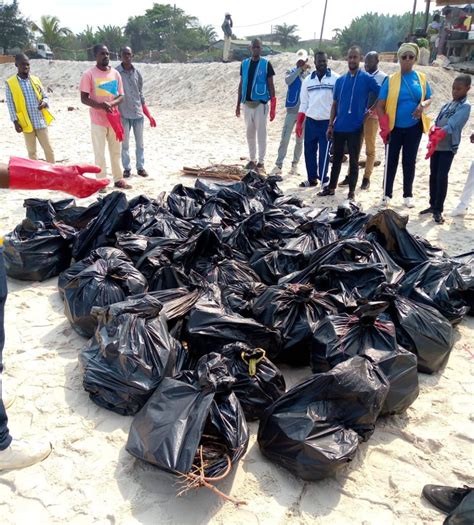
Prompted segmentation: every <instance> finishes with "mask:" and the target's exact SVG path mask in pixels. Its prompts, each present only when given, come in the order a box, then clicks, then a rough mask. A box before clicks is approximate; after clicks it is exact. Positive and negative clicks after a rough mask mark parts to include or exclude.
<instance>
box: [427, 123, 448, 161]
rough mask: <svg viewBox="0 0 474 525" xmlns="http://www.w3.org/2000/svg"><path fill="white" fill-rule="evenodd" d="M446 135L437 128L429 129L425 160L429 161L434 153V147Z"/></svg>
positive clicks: (442, 130)
mask: <svg viewBox="0 0 474 525" xmlns="http://www.w3.org/2000/svg"><path fill="white" fill-rule="evenodd" d="M446 135H447V133H446V131H444V129H443V128H437V127H435V126H433V127H432V128H431V129H430V132H429V135H428V145H427V146H426V147H427V149H428V152H427V153H426V156H425V159H429V158H430V157H431V155H433V153H434V152H435V151H436V146H437V145H438V144H439V143H440V142H441V141H442V140H443V139H444V138H445V137H446Z"/></svg>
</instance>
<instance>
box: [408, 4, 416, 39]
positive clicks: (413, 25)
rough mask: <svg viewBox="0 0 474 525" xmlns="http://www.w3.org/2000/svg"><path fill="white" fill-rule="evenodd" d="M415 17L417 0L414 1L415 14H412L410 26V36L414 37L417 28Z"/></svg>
mask: <svg viewBox="0 0 474 525" xmlns="http://www.w3.org/2000/svg"><path fill="white" fill-rule="evenodd" d="M415 15H416V0H413V13H412V14H411V26H410V35H409V36H411V35H413V30H414V28H415Z"/></svg>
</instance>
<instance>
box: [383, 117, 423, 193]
mask: <svg viewBox="0 0 474 525" xmlns="http://www.w3.org/2000/svg"><path fill="white" fill-rule="evenodd" d="M422 135H423V125H422V123H421V121H420V122H418V123H417V124H415V125H414V126H411V127H410V128H397V127H395V128H393V129H392V131H391V132H390V141H389V144H388V159H387V160H386V162H387V178H386V180H385V195H386V196H387V197H390V198H392V193H393V183H394V181H395V175H396V174H397V168H398V161H399V159H400V151H402V168H403V197H413V181H414V180H415V164H416V154H417V153H418V147H419V145H420V140H421V136H422Z"/></svg>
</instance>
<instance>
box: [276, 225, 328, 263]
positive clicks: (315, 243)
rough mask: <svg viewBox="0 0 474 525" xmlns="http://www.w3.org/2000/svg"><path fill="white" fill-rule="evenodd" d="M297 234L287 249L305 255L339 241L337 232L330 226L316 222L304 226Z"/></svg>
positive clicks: (288, 242) (289, 241)
mask: <svg viewBox="0 0 474 525" xmlns="http://www.w3.org/2000/svg"><path fill="white" fill-rule="evenodd" d="M295 233H297V234H298V235H297V237H293V238H291V239H289V240H288V241H287V242H286V243H285V249H287V250H299V251H300V252H302V253H304V254H305V255H308V254H310V253H311V252H314V251H316V250H318V249H319V248H321V247H322V246H326V245H328V244H332V243H333V242H336V241H337V240H338V239H337V234H336V232H335V231H334V230H333V229H332V228H331V227H330V226H329V225H327V224H320V223H318V222H314V221H313V222H307V223H305V224H302V225H301V226H300V227H299V228H298V231H297V232H295Z"/></svg>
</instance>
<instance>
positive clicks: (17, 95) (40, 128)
mask: <svg viewBox="0 0 474 525" xmlns="http://www.w3.org/2000/svg"><path fill="white" fill-rule="evenodd" d="M15 65H16V67H17V70H18V71H17V74H16V75H13V76H12V77H10V78H9V79H8V80H7V82H6V86H5V93H6V99H7V106H8V111H9V113H10V119H11V121H12V122H13V125H14V126H15V130H16V132H17V133H23V136H24V138H25V144H26V149H27V151H28V157H29V158H30V159H33V160H36V159H37V158H38V157H37V154H36V139H38V142H39V143H40V145H41V147H42V148H43V151H44V154H45V157H46V161H47V162H50V163H54V153H53V148H52V147H51V143H50V141H49V135H48V125H49V124H50V123H51V121H52V120H53V117H52V115H51V113H49V111H48V107H49V105H48V97H47V95H46V93H45V91H44V89H43V86H42V84H41V81H40V79H39V78H38V77H35V76H33V75H30V61H29V59H28V57H27V56H26V55H24V54H19V55H17V56H16V57H15Z"/></svg>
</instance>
